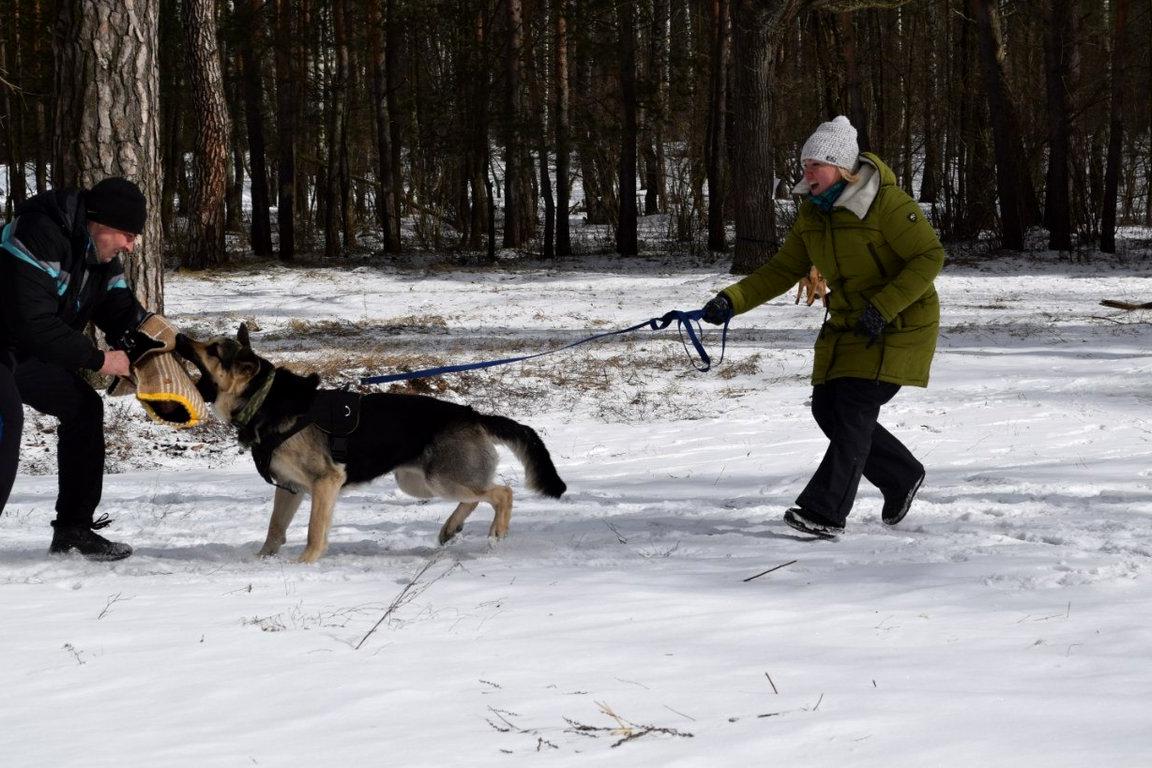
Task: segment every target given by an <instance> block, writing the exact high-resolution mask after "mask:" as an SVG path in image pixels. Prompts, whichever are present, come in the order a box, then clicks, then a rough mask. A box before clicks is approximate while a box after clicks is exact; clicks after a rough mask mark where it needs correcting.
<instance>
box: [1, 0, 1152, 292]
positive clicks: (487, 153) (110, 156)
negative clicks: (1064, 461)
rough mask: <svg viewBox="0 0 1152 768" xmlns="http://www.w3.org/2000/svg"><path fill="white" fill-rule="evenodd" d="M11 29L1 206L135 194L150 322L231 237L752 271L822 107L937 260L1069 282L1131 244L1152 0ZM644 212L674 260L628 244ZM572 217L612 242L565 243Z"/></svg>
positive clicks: (488, 5) (385, 7) (368, 6)
mask: <svg viewBox="0 0 1152 768" xmlns="http://www.w3.org/2000/svg"><path fill="white" fill-rule="evenodd" d="M4 8H5V10H4V12H3V13H2V14H0V86H2V103H0V107H2V109H3V113H2V118H3V119H2V122H0V163H2V164H3V166H4V170H8V171H14V170H17V169H19V170H18V172H9V173H6V174H4V176H5V177H6V180H7V183H6V184H5V185H4V188H2V189H0V206H2V210H3V212H4V214H5V215H6V216H9V217H10V216H11V213H12V210H13V207H14V205H15V204H17V203H19V202H20V201H21V200H23V199H25V198H26V197H27V196H29V195H31V194H34V193H36V192H38V191H41V190H44V189H48V188H51V187H61V186H68V185H81V186H84V185H90V184H92V183H94V182H95V181H97V180H99V179H100V178H102V177H104V176H106V175H110V174H119V175H124V176H127V177H129V178H132V179H134V180H136V181H137V182H139V183H140V184H141V186H142V187H143V188H144V189H145V192H146V195H147V197H148V199H149V203H150V206H149V209H150V216H149V220H148V224H147V228H146V231H145V238H144V244H145V247H144V248H143V249H142V250H143V255H142V258H140V259H133V260H132V262H133V263H132V264H131V265H130V268H131V270H132V271H133V275H132V276H133V278H134V279H135V281H136V285H137V291H138V293H140V294H141V296H142V298H143V300H144V301H145V303H146V304H148V305H149V306H150V308H152V309H157V310H160V309H162V308H163V301H164V296H163V270H164V266H165V264H168V265H169V266H172V265H175V264H179V265H181V266H183V267H186V268H192V269H204V268H210V267H214V266H217V265H222V264H224V263H226V262H227V261H228V260H229V258H230V255H229V248H227V247H226V242H228V241H227V240H226V234H227V233H229V232H232V233H237V234H242V235H243V237H244V238H246V239H247V247H246V248H245V249H244V250H247V251H250V252H251V253H252V254H254V255H255V256H256V257H258V258H268V259H272V258H275V259H279V260H280V261H282V262H292V261H293V260H296V259H298V258H299V257H300V256H301V255H302V254H309V255H310V258H312V256H311V255H314V254H323V256H324V257H325V258H326V259H339V258H344V257H350V256H357V255H368V256H377V255H379V256H382V257H384V258H391V259H394V258H395V257H396V255H397V254H401V253H403V252H404V251H406V250H409V251H411V250H416V251H419V250H425V251H435V252H438V253H448V254H450V255H451V256H452V257H453V258H458V259H460V260H462V261H469V262H471V263H476V262H479V263H484V262H495V260H496V254H497V251H498V250H502V249H513V250H514V251H516V252H519V253H522V254H526V255H535V256H539V257H541V258H543V259H555V258H566V257H568V256H571V255H573V253H574V252H575V253H576V254H577V255H579V253H580V252H581V250H582V249H583V250H584V251H592V250H599V251H605V250H607V251H614V252H615V253H618V254H620V255H621V256H630V255H634V254H637V253H638V252H639V251H640V250H641V248H642V247H644V248H647V249H649V250H664V251H673V252H683V253H686V254H692V253H701V252H704V251H705V250H707V251H711V252H713V253H716V252H730V253H731V256H732V271H733V272H736V273H743V272H748V271H750V270H752V269H754V268H755V267H756V266H758V265H759V264H761V263H763V262H764V261H765V260H766V259H767V258H769V257H770V256H771V255H772V254H773V253H774V252H775V250H776V248H777V246H778V244H779V242H780V241H781V239H782V235H783V233H784V232H786V231H787V227H788V225H789V224H790V221H789V218H790V211H791V210H792V209H791V207H790V206H789V205H788V204H787V203H786V201H787V200H788V197H789V195H788V190H789V189H790V187H791V185H792V183H793V182H794V180H795V176H796V174H797V173H798V170H799V169H798V166H797V161H796V157H797V153H798V148H799V146H800V144H801V143H802V142H803V141H804V139H805V138H806V137H807V136H808V135H809V134H810V133H811V131H812V129H813V128H814V127H815V125H816V124H817V123H819V122H820V121H822V120H826V119H829V118H830V117H832V116H833V115H836V114H840V113H842V114H846V115H848V116H849V117H850V118H851V120H852V122H853V124H854V125H856V126H857V128H858V129H859V138H860V146H861V149H862V150H869V151H873V152H876V153H877V154H879V155H880V156H881V157H882V158H884V159H885V161H886V162H888V163H889V164H890V165H891V166H892V168H893V169H894V170H895V172H896V175H897V178H898V179H899V182H900V184H901V185H902V186H903V187H904V188H906V189H908V190H910V191H912V192H913V193H914V194H915V195H916V196H917V198H918V199H919V201H920V202H921V203H922V204H924V206H925V208H926V210H928V211H929V213H930V215H931V216H932V220H933V223H934V224H935V226H936V227H937V229H938V231H939V232H940V234H941V236H942V238H943V239H944V240H945V242H946V243H948V244H949V245H950V248H951V249H952V250H953V252H955V249H957V248H964V249H966V250H965V252H968V251H970V250H972V248H973V246H975V250H976V253H977V254H980V255H984V254H996V253H1002V252H1004V251H1023V250H1029V249H1042V248H1045V247H1046V248H1048V249H1052V250H1057V251H1061V252H1067V253H1069V254H1076V255H1078V256H1079V257H1082V258H1091V257H1096V254H1101V253H1102V254H1114V253H1116V250H1117V246H1116V231H1117V227H1118V226H1122V225H1125V224H1135V225H1144V226H1149V225H1152V184H1150V183H1149V178H1150V176H1152V139H1150V137H1152V67H1150V60H1149V57H1148V55H1147V51H1148V49H1149V46H1150V45H1152V0H1044V2H1031V1H1030V2H1023V1H1018V0H906V1H901V0H640V1H639V2H634V1H627V2H626V1H622V0H235V1H233V2H227V1H223V0H6V2H5V4H4ZM20 171H22V172H20ZM574 189H575V190H579V194H578V195H575V196H574V195H573V190H574ZM558 211H559V212H560V214H559V215H558V214H557V212H558ZM565 211H566V212H567V213H568V215H563V212H565ZM651 214H666V221H667V222H668V223H667V227H666V230H667V231H666V235H667V236H666V238H665V239H662V240H660V241H659V242H655V243H641V242H639V241H638V237H637V219H638V217H639V216H644V215H651ZM573 221H575V222H576V223H580V222H584V223H588V224H601V225H603V224H607V225H610V231H611V232H612V233H614V237H612V238H611V240H610V241H608V242H603V241H600V242H597V241H589V240H587V239H583V240H582V239H581V238H577V239H576V240H577V242H576V244H575V245H574V244H573V238H572V236H571V231H570V223H571V222H573ZM232 242H233V244H235V239H233V241H232ZM1146 245H1147V243H1141V241H1140V240H1139V239H1137V240H1136V241H1134V243H1133V246H1134V247H1136V248H1138V249H1140V250H1142V249H1143V248H1144V247H1145V246H1146ZM232 250H233V251H234V252H235V251H236V250H237V249H235V248H233V249H232ZM1122 250H1123V248H1122ZM233 255H235V254H233Z"/></svg>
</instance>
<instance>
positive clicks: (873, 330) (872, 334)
mask: <svg viewBox="0 0 1152 768" xmlns="http://www.w3.org/2000/svg"><path fill="white" fill-rule="evenodd" d="M887 324H888V321H887V320H885V319H884V316H883V315H881V314H880V310H878V309H876V307H874V306H872V305H871V304H869V305H868V309H866V310H864V314H862V315H860V319H859V320H857V321H856V328H855V329H854V333H855V334H856V335H857V336H867V337H868V343H867V344H866V345H865V348H867V347H871V346H872V345H873V344H875V343H876V342H877V341H879V340H880V336H881V335H882V334H883V333H884V326H886V325H887Z"/></svg>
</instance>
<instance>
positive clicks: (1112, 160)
mask: <svg viewBox="0 0 1152 768" xmlns="http://www.w3.org/2000/svg"><path fill="white" fill-rule="evenodd" d="M1112 17H1113V22H1112V54H1111V57H1110V59H1111V65H1110V66H1109V69H1110V70H1111V75H1112V77H1111V88H1110V90H1111V98H1110V100H1109V108H1108V113H1109V120H1108V157H1107V160H1106V161H1105V170H1104V203H1103V206H1104V210H1103V213H1102V216H1101V221H1100V250H1101V251H1103V252H1104V253H1116V192H1117V188H1118V185H1119V179H1120V151H1121V148H1122V145H1123V142H1124V68H1125V67H1126V66H1127V60H1128V56H1127V47H1128V43H1127V40H1128V35H1127V34H1126V33H1127V31H1128V0H1112Z"/></svg>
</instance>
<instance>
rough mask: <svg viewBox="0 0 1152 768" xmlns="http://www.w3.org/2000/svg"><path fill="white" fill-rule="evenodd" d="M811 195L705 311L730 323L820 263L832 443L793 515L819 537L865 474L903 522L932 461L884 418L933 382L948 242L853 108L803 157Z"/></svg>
mask: <svg viewBox="0 0 1152 768" xmlns="http://www.w3.org/2000/svg"><path fill="white" fill-rule="evenodd" d="M800 160H801V162H802V163H803V166H804V178H803V180H802V181H801V182H800V183H799V184H797V186H796V188H795V189H793V190H792V191H793V192H794V193H798V194H805V199H804V201H803V202H801V203H800V207H799V210H798V212H797V217H796V223H795V224H794V225H793V227H792V231H791V232H790V233H789V234H788V237H787V238H786V239H785V241H784V245H783V246H782V247H781V248H780V250H779V251H778V252H777V253H776V255H775V256H773V257H772V259H771V260H770V261H769V262H768V263H767V264H765V265H764V266H763V267H761V268H760V269H758V270H756V271H755V272H754V273H752V274H751V275H749V276H748V277H746V278H744V279H743V280H741V281H740V282H738V283H736V284H734V285H730V286H728V287H727V288H725V289H724V290H722V291H721V292H720V293H719V294H718V295H717V296H716V297H715V298H714V299H712V300H711V301H709V302H708V303H707V304H706V305H705V308H704V312H705V314H704V319H705V320H706V321H708V322H711V323H717V324H719V323H723V322H724V321H725V320H726V319H728V318H729V317H731V316H732V315H738V314H740V313H742V312H747V311H748V310H750V309H752V308H753V307H756V306H759V305H760V304H763V303H764V302H765V301H768V300H769V299H773V298H775V297H777V296H779V295H781V294H783V293H784V292H785V291H787V290H789V289H790V288H791V287H792V286H793V285H795V284H796V282H797V281H798V280H800V279H802V278H804V277H806V276H807V275H808V274H809V270H810V269H811V268H812V267H813V266H815V267H816V269H818V270H819V271H820V273H821V274H822V275H823V277H824V279H825V281H826V282H827V285H828V294H827V296H826V297H825V302H826V307H827V311H826V316H825V320H824V325H823V327H822V328H821V329H820V335H819V336H818V337H817V339H816V348H815V360H814V362H813V367H812V385H813V386H812V415H813V416H814V417H815V418H816V423H817V424H819V425H820V429H821V430H822V431H823V432H824V434H825V435H826V436H827V437H828V439H829V441H830V443H829V446H828V450H827V452H826V453H825V454H824V458H823V460H822V461H821V462H820V466H819V468H818V469H817V470H816V474H815V475H813V476H812V479H811V480H810V481H809V482H808V485H807V487H805V488H804V491H803V492H802V493H801V494H800V496H799V497H798V498H797V499H796V506H795V507H794V508H792V509H789V510H788V511H787V512H785V513H784V521H785V522H786V523H788V525H790V526H792V527H793V528H796V529H797V530H800V531H803V532H805V533H808V534H812V535H814V536H819V537H822V538H831V537H834V536H835V535H836V534H838V533H841V532H843V530H844V523H845V520H846V519H847V517H848V513H849V512H850V511H851V510H852V503H853V501H854V500H855V498H856V489H857V487H858V486H859V484H860V476H861V474H863V476H864V477H865V478H867V479H868V481H869V482H870V483H872V484H873V485H875V486H876V487H877V488H879V489H880V491H881V493H882V494H883V496H884V508H883V513H882V518H883V520H884V522H885V523H887V524H888V525H896V524H897V523H899V522H900V521H901V520H903V519H904V515H905V514H906V513H907V512H908V508H909V507H910V506H911V504H912V499H913V498H914V497H915V495H916V491H917V490H918V489H919V488H920V484H921V482H922V481H923V480H924V466H923V465H922V464H921V463H920V462H919V461H917V460H916V458H915V457H914V456H913V455H912V454H911V452H909V450H908V449H907V448H906V447H905V446H904V445H903V444H902V443H901V442H900V441H899V440H898V439H896V437H894V436H893V435H892V434H891V433H890V432H888V430H886V429H885V428H884V427H882V426H881V425H880V424H879V423H877V418H878V417H879V414H880V406H882V405H884V404H885V403H887V402H888V401H889V400H891V399H892V398H893V396H895V394H896V393H897V391H899V389H900V387H901V386H904V385H911V386H917V387H924V386H927V385H928V372H929V369H930V368H931V365H932V357H933V355H934V353H935V351H936V337H937V334H938V332H939V328H940V303H939V300H938V298H937V296H936V289H935V288H934V287H933V285H932V281H933V279H934V278H935V277H936V275H937V274H938V273H939V272H940V268H941V267H942V266H943V264H944V249H943V248H942V247H941V246H940V241H939V240H938V239H937V237H936V233H935V232H934V231H933V229H932V226H931V225H930V224H929V223H928V222H927V220H925V218H924V215H923V212H922V211H921V210H920V207H919V206H918V205H917V204H916V202H915V201H914V200H913V199H912V198H911V197H910V196H909V195H908V194H907V193H905V192H904V191H903V190H902V189H900V187H899V186H897V184H896V177H895V174H893V172H892V169H891V168H889V167H888V166H887V165H885V164H884V163H883V162H882V161H881V160H880V158H878V157H876V156H875V155H873V154H870V153H867V152H865V153H863V154H861V153H860V152H859V149H858V147H857V143H856V129H855V128H853V127H852V124H851V123H850V122H849V121H848V118H846V117H844V116H843V115H841V116H839V117H837V118H835V119H834V120H832V121H830V122H827V123H822V124H821V125H820V127H819V128H817V129H816V132H815V133H813V134H812V136H811V137H810V138H809V139H808V141H807V142H805V144H804V149H803V151H802V152H801V154H800Z"/></svg>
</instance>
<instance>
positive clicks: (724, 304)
mask: <svg viewBox="0 0 1152 768" xmlns="http://www.w3.org/2000/svg"><path fill="white" fill-rule="evenodd" d="M701 319H702V320H703V321H704V322H706V323H711V324H712V325H723V324H724V323H725V322H727V321H728V320H731V319H732V300H731V299H729V298H728V296H727V294H724V293H718V294H716V297H715V298H714V299H712V300H711V301H709V302H708V303H707V304H705V305H704V315H703V317H702V318H701Z"/></svg>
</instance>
